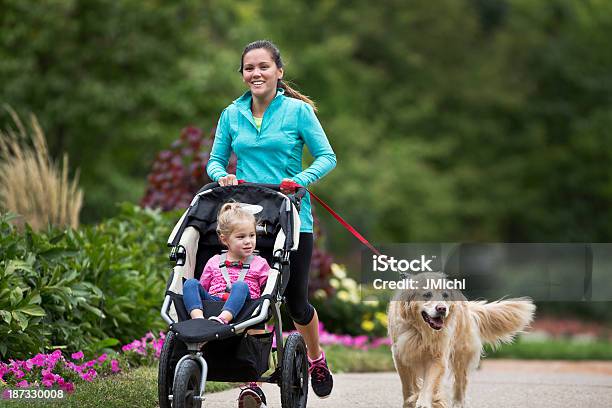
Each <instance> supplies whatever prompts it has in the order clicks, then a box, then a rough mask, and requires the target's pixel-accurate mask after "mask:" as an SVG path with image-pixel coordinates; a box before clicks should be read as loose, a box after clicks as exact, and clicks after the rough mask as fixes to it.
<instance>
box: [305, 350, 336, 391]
mask: <svg viewBox="0 0 612 408" xmlns="http://www.w3.org/2000/svg"><path fill="white" fill-rule="evenodd" d="M308 373H309V374H310V385H311V386H312V390H313V391H314V393H315V394H316V396H317V397H319V398H327V397H329V394H331V391H332V388H333V387H334V379H333V377H332V374H331V371H329V367H328V366H327V360H326V359H325V353H324V352H323V350H321V357H319V358H317V359H316V360H311V359H310V357H308Z"/></svg>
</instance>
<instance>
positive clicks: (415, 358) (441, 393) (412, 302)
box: [389, 273, 535, 408]
mask: <svg viewBox="0 0 612 408" xmlns="http://www.w3.org/2000/svg"><path fill="white" fill-rule="evenodd" d="M413 278H414V279H415V280H417V279H418V282H423V280H430V279H431V280H439V279H445V275H444V274H441V273H422V274H419V275H416V276H414V277H413ZM419 286H421V287H423V286H425V285H424V284H421V283H419ZM534 311H535V305H534V304H533V303H532V302H531V300H530V299H528V298H518V299H505V300H499V301H496V302H491V303H488V302H485V301H467V300H466V299H465V297H464V296H463V294H462V293H461V292H460V291H458V290H444V289H436V290H427V289H422V288H420V289H407V290H403V291H399V292H398V293H397V294H396V295H395V297H394V298H393V300H392V301H391V303H390V305H389V336H390V337H391V343H392V345H391V351H392V353H393V362H394V364H395V368H396V369H397V372H398V374H399V376H400V378H401V382H402V392H403V398H404V404H403V407H404V408H450V407H452V406H454V407H458V408H463V407H464V406H465V392H466V387H467V383H468V373H469V372H470V371H471V370H474V369H475V368H476V367H477V366H478V363H479V361H480V355H481V353H482V350H483V344H484V343H488V344H492V345H494V346H496V345H499V344H500V343H503V342H511V341H512V339H513V338H514V335H516V334H517V333H518V332H520V331H522V330H523V329H525V327H527V325H529V323H530V322H531V320H532V319H533V314H534ZM446 380H453V381H452V383H453V384H452V401H453V404H452V405H451V404H450V403H449V401H450V398H449V396H448V395H447V392H446V388H447V385H450V383H451V381H446ZM448 388H451V387H448Z"/></svg>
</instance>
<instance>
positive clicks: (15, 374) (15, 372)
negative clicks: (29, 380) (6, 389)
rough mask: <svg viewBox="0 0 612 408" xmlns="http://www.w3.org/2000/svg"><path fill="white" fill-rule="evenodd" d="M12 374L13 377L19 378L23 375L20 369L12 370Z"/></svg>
mask: <svg viewBox="0 0 612 408" xmlns="http://www.w3.org/2000/svg"><path fill="white" fill-rule="evenodd" d="M13 375H14V376H15V378H21V377H23V376H24V375H25V374H24V372H23V371H21V370H13Z"/></svg>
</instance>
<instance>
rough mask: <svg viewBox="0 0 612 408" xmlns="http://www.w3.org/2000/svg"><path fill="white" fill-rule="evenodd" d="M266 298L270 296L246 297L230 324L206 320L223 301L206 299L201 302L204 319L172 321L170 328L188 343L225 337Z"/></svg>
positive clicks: (234, 330) (217, 312)
mask: <svg viewBox="0 0 612 408" xmlns="http://www.w3.org/2000/svg"><path fill="white" fill-rule="evenodd" d="M268 298H270V296H262V297H260V298H257V299H248V300H247V301H246V302H245V304H244V306H243V307H242V310H240V313H238V315H237V316H236V318H235V319H234V320H232V322H231V323H230V324H221V323H219V322H216V321H214V320H208V319H207V318H208V317H210V316H216V315H218V314H219V313H220V312H221V310H222V308H223V305H224V304H225V302H223V301H214V300H206V301H204V302H202V303H203V306H204V316H205V317H206V319H189V320H184V321H181V322H177V323H173V324H171V325H170V329H171V330H172V331H174V332H175V333H176V335H177V337H178V338H179V339H181V340H182V341H185V342H188V343H202V342H205V341H212V340H222V339H226V338H228V337H231V336H233V335H234V334H235V332H236V329H235V326H236V325H237V324H240V323H242V322H244V321H246V320H248V319H249V318H251V316H252V314H253V312H255V311H256V310H257V308H258V307H259V306H260V305H261V304H262V302H263V300H264V299H268ZM253 327H257V326H253Z"/></svg>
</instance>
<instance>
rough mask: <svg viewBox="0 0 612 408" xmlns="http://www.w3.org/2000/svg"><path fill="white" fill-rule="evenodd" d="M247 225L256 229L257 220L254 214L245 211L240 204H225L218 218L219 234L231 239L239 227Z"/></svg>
mask: <svg viewBox="0 0 612 408" xmlns="http://www.w3.org/2000/svg"><path fill="white" fill-rule="evenodd" d="M245 223H246V224H252V225H253V228H255V227H256V225H257V220H256V219H255V216H254V215H253V214H251V213H250V212H248V211H246V210H244V209H243V208H242V205H241V204H240V203H236V202H231V203H225V204H223V205H222V206H221V209H220V210H219V215H218V216H217V234H219V235H223V236H225V237H229V236H230V235H231V234H232V231H234V230H235V229H236V227H237V226H238V225H242V224H245Z"/></svg>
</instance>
